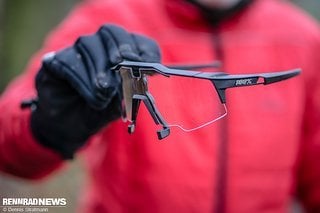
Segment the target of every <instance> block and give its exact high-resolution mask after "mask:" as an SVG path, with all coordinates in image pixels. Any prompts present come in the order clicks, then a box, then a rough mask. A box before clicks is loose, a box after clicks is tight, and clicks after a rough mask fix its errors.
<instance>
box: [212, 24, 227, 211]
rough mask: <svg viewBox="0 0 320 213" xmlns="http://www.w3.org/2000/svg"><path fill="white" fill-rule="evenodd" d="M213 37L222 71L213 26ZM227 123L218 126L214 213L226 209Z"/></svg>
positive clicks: (220, 46) (218, 40)
mask: <svg viewBox="0 0 320 213" xmlns="http://www.w3.org/2000/svg"><path fill="white" fill-rule="evenodd" d="M212 34H213V37H212V42H213V49H214V53H215V55H216V58H217V59H218V60H219V61H221V62H222V67H221V69H222V71H224V67H223V64H224V61H225V55H224V52H223V44H222V41H221V35H220V32H219V27H218V26H215V27H214V28H213V31H212ZM227 133H228V121H227V118H225V119H222V120H221V121H220V125H219V132H218V134H219V135H218V136H219V139H218V148H217V155H216V159H215V160H216V162H217V170H216V177H217V178H216V181H215V187H216V188H215V200H214V203H213V205H214V206H213V212H214V213H225V212H226V208H227V200H226V199H227V177H228V169H227V168H228V147H229V146H228V145H229V144H228V142H229V141H228V134H227Z"/></svg>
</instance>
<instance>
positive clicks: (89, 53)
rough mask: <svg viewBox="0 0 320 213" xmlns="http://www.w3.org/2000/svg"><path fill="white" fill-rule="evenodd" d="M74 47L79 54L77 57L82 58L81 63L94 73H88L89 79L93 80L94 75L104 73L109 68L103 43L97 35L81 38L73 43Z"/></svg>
mask: <svg viewBox="0 0 320 213" xmlns="http://www.w3.org/2000/svg"><path fill="white" fill-rule="evenodd" d="M75 47H76V49H77V50H78V52H79V53H80V56H79V57H82V61H83V63H84V65H85V66H86V68H87V70H92V71H94V72H88V74H90V75H91V76H89V77H91V79H94V78H95V76H96V73H98V72H101V71H103V72H104V71H105V70H106V68H107V67H109V64H108V60H107V54H106V51H105V50H104V46H103V43H102V41H101V39H100V36H98V35H97V34H94V35H90V36H81V37H80V38H79V39H78V40H77V41H76V43H75Z"/></svg>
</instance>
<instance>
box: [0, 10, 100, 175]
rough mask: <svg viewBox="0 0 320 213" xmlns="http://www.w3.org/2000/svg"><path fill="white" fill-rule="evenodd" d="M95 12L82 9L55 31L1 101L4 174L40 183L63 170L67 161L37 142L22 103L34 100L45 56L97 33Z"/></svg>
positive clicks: (0, 166) (1, 166) (0, 147)
mask: <svg viewBox="0 0 320 213" xmlns="http://www.w3.org/2000/svg"><path fill="white" fill-rule="evenodd" d="M88 13H92V10H88V9H87V7H86V5H84V4H81V5H78V7H76V8H75V9H74V10H73V11H72V12H71V13H70V15H69V16H68V17H67V18H66V19H65V21H64V22H62V23H61V24H60V25H59V26H58V27H57V28H56V30H55V31H53V32H52V33H51V34H50V35H49V37H48V39H47V40H46V42H45V44H44V47H43V49H42V50H41V51H39V52H38V53H37V54H36V55H35V56H34V57H33V59H32V60H31V62H30V63H29V65H28V66H27V69H26V71H25V72H24V73H23V74H22V75H21V76H19V77H18V78H17V79H16V80H14V81H13V82H12V83H11V84H10V85H9V86H8V87H7V89H6V90H5V92H4V93H3V94H2V95H1V97H0V112H1V113H0V171H2V172H5V173H9V174H12V175H15V176H19V177H23V178H29V179H37V178H42V177H44V176H46V175H47V174H50V173H51V172H52V171H54V170H56V169H57V168H59V167H60V166H61V165H62V164H63V161H62V159H60V157H59V155H58V154H57V153H54V151H52V150H50V149H48V148H45V147H43V146H42V145H40V144H39V143H37V141H35V139H34V138H33V136H32V134H31V131H30V126H29V120H30V114H31V113H30V110H29V109H26V110H22V109H20V103H21V101H22V100H26V99H30V98H34V97H35V96H36V91H35V88H34V77H35V75H36V73H37V71H38V69H39V68H40V66H41V58H42V56H43V55H44V54H45V53H47V52H50V51H54V50H58V49H60V48H63V47H66V46H68V45H70V44H72V43H73V42H74V41H75V40H76V38H77V37H78V36H79V35H82V34H85V33H91V32H94V31H95V30H96V29H97V26H96V25H95V24H94V22H93V20H92V19H90V20H89V19H88V17H90V14H88Z"/></svg>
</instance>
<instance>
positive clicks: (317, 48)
mask: <svg viewBox="0 0 320 213" xmlns="http://www.w3.org/2000/svg"><path fill="white" fill-rule="evenodd" d="M312 48H313V51H311V53H310V55H307V56H306V57H308V58H309V59H310V62H309V64H312V66H311V69H310V70H312V72H311V73H309V74H310V75H309V76H308V77H306V87H305V96H306V98H305V116H304V122H303V125H302V130H303V134H302V139H301V147H300V150H299V151H300V156H299V161H298V174H297V175H298V182H297V184H298V196H299V198H300V200H301V201H302V204H303V206H304V207H305V209H306V212H310V213H311V212H320V57H319V56H320V31H319V32H318V35H317V39H316V42H315V43H313V45H312Z"/></svg>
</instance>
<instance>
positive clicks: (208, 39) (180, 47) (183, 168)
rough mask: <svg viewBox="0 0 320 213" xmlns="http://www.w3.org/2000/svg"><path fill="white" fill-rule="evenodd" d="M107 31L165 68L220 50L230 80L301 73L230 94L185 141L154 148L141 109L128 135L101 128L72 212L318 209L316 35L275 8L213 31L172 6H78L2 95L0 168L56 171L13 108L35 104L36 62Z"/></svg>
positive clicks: (52, 157) (264, 5)
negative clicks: (136, 38)
mask: <svg viewBox="0 0 320 213" xmlns="http://www.w3.org/2000/svg"><path fill="white" fill-rule="evenodd" d="M108 22H109V23H110V22H112V23H117V24H119V25H122V26H124V27H125V28H127V29H128V30H129V31H134V32H139V33H143V34H146V35H148V36H151V37H153V38H154V39H156V40H157V41H158V43H159V44H160V46H161V49H162V55H163V62H165V63H169V62H170V63H173V62H204V61H212V60H214V59H216V58H217V55H216V53H217V52H219V51H220V50H221V51H222V52H223V56H224V57H223V59H224V64H225V66H224V69H225V70H226V71H227V72H229V73H245V72H266V71H273V70H286V69H291V68H296V67H301V68H302V69H303V74H302V75H301V76H299V77H297V78H294V79H290V80H288V81H285V82H282V83H279V84H274V85H270V86H268V87H263V86H261V87H255V88H254V89H253V88H239V89H233V90H230V91H229V92H228V94H227V106H228V116H227V117H226V118H225V119H224V120H221V121H219V122H217V123H215V124H213V125H210V126H208V127H206V128H203V129H200V130H198V131H195V132H192V133H183V132H181V131H177V130H174V129H173V130H172V133H171V135H170V136H169V137H168V138H167V139H165V140H164V141H163V142H161V143H159V141H158V140H157V137H156V135H155V127H154V124H153V121H152V119H151V117H150V116H149V115H148V114H147V113H146V111H145V110H144V109H142V110H141V112H140V115H139V120H138V126H137V128H136V132H135V133H134V134H133V135H129V134H128V133H127V128H126V124H124V123H123V122H122V121H121V120H118V121H115V122H113V123H111V124H110V125H108V126H107V127H105V128H104V129H103V130H101V131H100V132H99V133H98V134H97V135H95V136H93V137H92V138H91V139H90V142H89V143H88V145H87V146H86V147H85V148H84V150H83V155H84V156H85V158H86V159H87V161H86V162H87V163H86V167H87V169H88V174H89V176H90V178H89V180H90V183H89V184H88V186H87V193H86V194H85V195H84V196H85V199H83V200H84V203H83V208H80V209H81V210H82V211H85V212H86V211H87V212H218V213H222V212H230V213H248V212H249V213H251V212H259V213H262V212H272V213H275V212H287V211H288V208H289V206H290V202H291V201H292V196H293V194H294V193H296V194H297V195H298V197H299V198H300V199H301V201H302V202H303V204H304V205H305V206H306V207H307V208H308V209H309V210H310V212H312V211H314V212H316V211H317V212H319V211H320V82H319V81H320V77H319V76H318V75H319V74H318V73H319V72H320V58H319V55H320V54H319V53H320V33H319V27H318V26H317V24H316V23H315V22H314V21H313V20H312V19H310V18H309V17H308V16H307V15H305V14H303V12H301V11H300V10H299V9H297V8H296V7H294V6H293V5H291V4H290V3H288V2H283V1H278V0H256V1H254V3H253V4H252V5H251V6H250V7H248V8H247V9H246V10H244V11H243V12H241V13H240V14H237V15H236V16H234V17H232V18H230V19H229V20H226V21H224V22H223V23H222V24H221V26H220V27H219V29H214V28H213V27H210V26H209V25H208V24H206V22H204V21H203V19H202V18H201V16H200V13H199V11H198V10H197V9H196V8H194V7H193V6H191V5H189V4H187V3H186V2H184V1H182V0H175V1H173V0H171V1H170V0H152V1H150V0H139V1H130V0H117V1H112V0H110V1H102V0H100V1H98V0H96V1H89V2H84V3H82V4H80V5H79V6H78V7H76V8H75V9H74V11H73V12H72V13H71V14H70V15H69V16H68V18H67V19H66V20H65V21H64V22H63V23H62V24H61V25H59V26H58V27H57V29H56V30H55V31H54V32H53V33H51V35H50V36H49V38H48V40H47V41H46V42H45V44H44V48H43V49H42V50H41V51H40V52H39V53H38V54H37V55H36V56H35V57H34V58H33V60H32V62H31V63H30V64H29V66H28V68H27V71H26V72H25V73H24V74H23V75H21V76H20V77H19V78H18V79H16V80H15V81H14V82H12V84H10V86H9V87H8V88H7V90H6V91H5V92H4V93H3V94H2V97H1V100H0V112H1V113H0V170H2V171H4V172H7V173H11V174H14V175H17V176H21V177H24V178H31V179H36V178H41V177H44V176H45V175H48V174H49V173H51V172H53V171H54V170H55V169H57V168H58V167H59V166H60V165H61V164H62V163H63V161H62V160H61V159H60V158H59V156H58V155H57V154H56V153H54V152H53V151H51V150H48V149H46V148H44V147H42V146H41V145H39V144H38V143H37V142H36V141H35V140H34V139H33V138H32V135H31V133H30V130H29V119H30V111H28V110H26V111H22V110H21V109H20V108H19V105H20V102H21V100H23V99H28V98H30V97H34V96H35V89H34V75H35V73H36V71H37V70H38V69H39V66H40V58H41V56H42V55H43V54H44V53H46V52H48V51H52V50H57V49H60V48H63V47H65V46H67V45H70V44H72V42H73V41H74V40H75V39H76V38H77V37H78V36H79V35H83V34H88V33H93V32H95V31H96V30H97V29H98V28H99V26H100V25H102V24H104V23H108ZM217 35H219V39H220V42H219V44H220V45H218V46H217V45H216V44H217V42H214V40H215V39H214V38H215V37H216V38H217ZM216 41H217V39H216ZM217 49H219V51H217ZM159 87H160V88H158V89H161V85H159ZM162 89H163V88H162ZM165 92H166V96H167V97H170V95H171V93H170V91H165ZM168 100H169V99H168ZM161 101H166V99H164V100H161ZM194 104H196V103H194ZM144 115H145V116H144ZM186 116H188V115H186Z"/></svg>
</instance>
